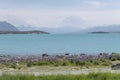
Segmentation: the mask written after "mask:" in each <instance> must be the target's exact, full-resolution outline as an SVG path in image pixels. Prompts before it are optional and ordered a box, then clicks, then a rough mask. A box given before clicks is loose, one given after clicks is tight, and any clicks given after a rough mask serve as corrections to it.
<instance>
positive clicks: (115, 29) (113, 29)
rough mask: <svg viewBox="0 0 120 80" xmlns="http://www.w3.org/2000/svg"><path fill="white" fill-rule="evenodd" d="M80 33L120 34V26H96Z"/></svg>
mask: <svg viewBox="0 0 120 80" xmlns="http://www.w3.org/2000/svg"><path fill="white" fill-rule="evenodd" d="M80 32H95V33H96V32H107V33H109V32H110V33H117V32H120V25H109V26H96V27H93V28H88V29H84V30H81V31H80Z"/></svg>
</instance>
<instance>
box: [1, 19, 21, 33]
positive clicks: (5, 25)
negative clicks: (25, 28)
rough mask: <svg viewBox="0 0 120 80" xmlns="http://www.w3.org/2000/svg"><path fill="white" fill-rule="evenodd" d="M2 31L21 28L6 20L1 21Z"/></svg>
mask: <svg viewBox="0 0 120 80" xmlns="http://www.w3.org/2000/svg"><path fill="white" fill-rule="evenodd" d="M0 31H19V30H18V29H17V28H16V27H15V26H14V25H12V24H10V23H8V22H6V21H0Z"/></svg>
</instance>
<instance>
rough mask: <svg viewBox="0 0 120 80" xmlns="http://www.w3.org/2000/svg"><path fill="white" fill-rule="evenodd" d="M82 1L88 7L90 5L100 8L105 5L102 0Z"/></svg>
mask: <svg viewBox="0 0 120 80" xmlns="http://www.w3.org/2000/svg"><path fill="white" fill-rule="evenodd" d="M84 3H85V4H86V5H87V6H88V7H92V8H101V7H104V6H106V5H107V4H106V3H105V2H102V1H100V0H99V1H98V0H85V1H84Z"/></svg>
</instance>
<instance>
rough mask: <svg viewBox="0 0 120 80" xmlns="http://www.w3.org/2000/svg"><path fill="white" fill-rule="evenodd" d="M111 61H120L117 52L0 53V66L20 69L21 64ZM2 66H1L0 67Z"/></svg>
mask: <svg viewBox="0 0 120 80" xmlns="http://www.w3.org/2000/svg"><path fill="white" fill-rule="evenodd" d="M113 61H120V54H119V53H112V54H107V53H100V54H94V55H91V54H89V55H88V54H79V55H70V54H69V53H66V54H64V55H48V54H42V55H26V56H25V55H24V56H14V55H0V68H2V67H8V68H15V69H21V68H22V66H26V67H32V66H47V65H48V66H49V65H50V66H51V65H52V66H85V67H89V66H110V65H112V62H113ZM1 66H2V67H1Z"/></svg>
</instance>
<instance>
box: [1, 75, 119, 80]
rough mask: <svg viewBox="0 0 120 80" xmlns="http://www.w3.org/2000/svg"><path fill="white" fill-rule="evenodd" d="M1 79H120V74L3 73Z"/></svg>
mask: <svg viewBox="0 0 120 80" xmlns="http://www.w3.org/2000/svg"><path fill="white" fill-rule="evenodd" d="M0 80H120V74H113V73H90V74H88V75H83V74H81V75H51V76H34V75H5V74H4V75H2V76H1V77H0Z"/></svg>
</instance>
